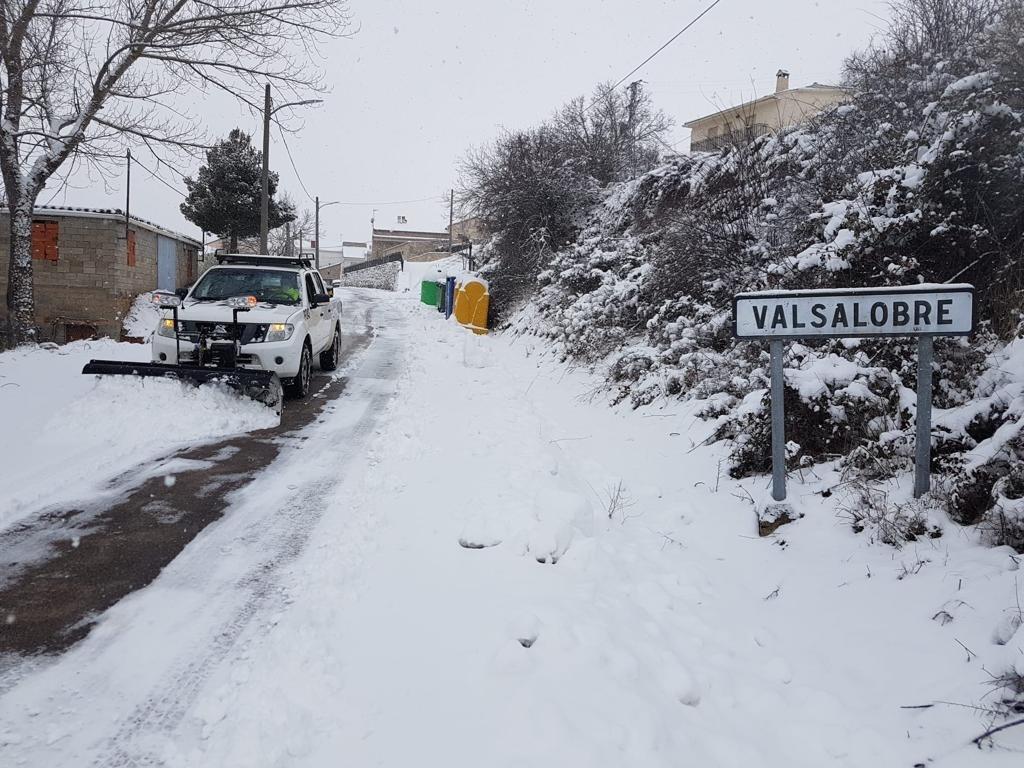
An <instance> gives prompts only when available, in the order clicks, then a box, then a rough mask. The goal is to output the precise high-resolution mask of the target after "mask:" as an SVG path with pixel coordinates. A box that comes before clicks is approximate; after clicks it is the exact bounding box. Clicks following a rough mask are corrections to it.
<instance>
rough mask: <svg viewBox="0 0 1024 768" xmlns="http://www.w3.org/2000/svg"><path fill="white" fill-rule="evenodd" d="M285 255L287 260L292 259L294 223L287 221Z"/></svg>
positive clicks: (285, 225) (285, 226)
mask: <svg viewBox="0 0 1024 768" xmlns="http://www.w3.org/2000/svg"><path fill="white" fill-rule="evenodd" d="M284 255H285V256H286V257H287V258H289V259H290V258H291V257H292V223H291V222H290V221H286V222H285V224H284Z"/></svg>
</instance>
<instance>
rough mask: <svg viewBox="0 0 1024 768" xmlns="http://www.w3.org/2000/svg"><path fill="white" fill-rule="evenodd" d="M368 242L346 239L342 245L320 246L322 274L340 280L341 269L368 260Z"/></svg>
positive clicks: (330, 278)
mask: <svg viewBox="0 0 1024 768" xmlns="http://www.w3.org/2000/svg"><path fill="white" fill-rule="evenodd" d="M366 254H367V248H366V243H358V242H353V241H348V240H346V241H344V242H343V243H342V244H341V245H340V246H333V247H328V246H323V245H321V246H320V274H321V275H323V277H324V278H325V279H327V280H338V279H340V278H341V271H342V270H343V269H344V268H345V267H348V266H351V265H353V264H362V263H363V262H364V261H366Z"/></svg>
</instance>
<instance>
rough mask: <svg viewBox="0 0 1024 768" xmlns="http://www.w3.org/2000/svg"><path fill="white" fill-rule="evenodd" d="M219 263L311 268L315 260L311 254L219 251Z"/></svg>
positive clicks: (217, 255)
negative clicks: (278, 254) (289, 254)
mask: <svg viewBox="0 0 1024 768" xmlns="http://www.w3.org/2000/svg"><path fill="white" fill-rule="evenodd" d="M216 257H217V263H218V264H250V265H252V266H261V267H283V266H292V267H303V268H305V269H309V268H311V267H312V265H313V261H312V259H311V258H310V257H309V256H269V255H267V254H263V253H218V254H216Z"/></svg>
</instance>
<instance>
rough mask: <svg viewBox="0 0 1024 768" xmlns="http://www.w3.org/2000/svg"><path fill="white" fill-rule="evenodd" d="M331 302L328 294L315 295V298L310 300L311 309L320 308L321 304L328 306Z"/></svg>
mask: <svg viewBox="0 0 1024 768" xmlns="http://www.w3.org/2000/svg"><path fill="white" fill-rule="evenodd" d="M330 300H331V297H330V296H328V295H327V294H326V293H314V294H313V298H312V299H310V300H309V306H310V307H318V306H320V305H321V304H327V303H329V302H330Z"/></svg>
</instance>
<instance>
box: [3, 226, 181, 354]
mask: <svg viewBox="0 0 1024 768" xmlns="http://www.w3.org/2000/svg"><path fill="white" fill-rule="evenodd" d="M200 245H201V244H200V242H199V241H198V240H194V239H192V238H190V237H186V236H185V235H181V234H178V233H176V232H172V231H170V230H168V229H165V228H163V227H160V226H158V225H156V224H153V223H152V222H149V221H145V220H143V219H139V218H136V217H134V216H133V217H131V218H130V220H129V222H128V227H127V228H126V227H125V218H124V213H123V212H122V211H119V210H110V209H91V208H63V207H49V206H37V207H36V209H35V214H34V216H33V221H32V260H33V264H32V269H33V274H34V287H35V309H36V317H35V319H36V325H37V327H38V328H39V332H40V335H39V338H40V340H43V341H57V342H67V341H74V340H75V339H81V338H90V337H92V336H94V335H100V336H111V337H113V338H117V337H119V336H120V333H121V319H122V318H123V317H124V315H125V313H126V312H127V311H128V308H129V307H130V306H131V304H132V302H133V301H134V299H135V297H136V296H137V295H138V294H140V293H143V292H145V291H152V290H155V289H157V288H160V289H165V290H172V291H173V290H175V289H177V288H184V287H186V286H188V285H190V284H191V283H192V282H193V281H194V280H195V279H196V277H197V276H198V274H199V264H198V253H199V248H200ZM9 258H10V226H9V223H8V214H7V212H6V211H4V212H2V213H0V295H6V291H7V267H8V260H9ZM6 322H7V307H6V303H0V326H4V325H5V324H6Z"/></svg>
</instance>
